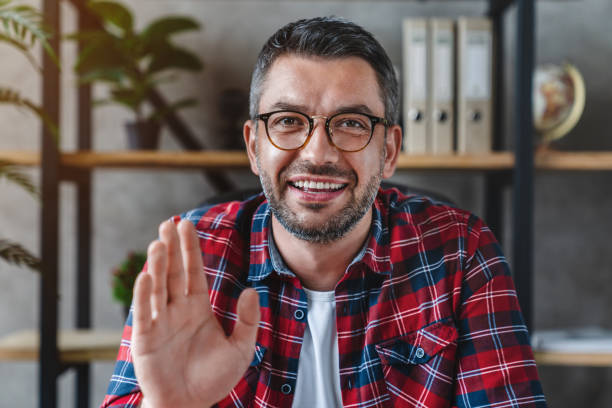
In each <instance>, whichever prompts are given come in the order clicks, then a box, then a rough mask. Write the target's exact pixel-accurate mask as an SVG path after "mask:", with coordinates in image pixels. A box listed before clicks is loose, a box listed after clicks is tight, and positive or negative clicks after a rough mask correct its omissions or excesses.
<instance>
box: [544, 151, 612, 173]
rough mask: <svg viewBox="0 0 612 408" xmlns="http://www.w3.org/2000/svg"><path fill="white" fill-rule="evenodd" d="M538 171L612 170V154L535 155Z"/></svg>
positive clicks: (548, 153)
mask: <svg viewBox="0 0 612 408" xmlns="http://www.w3.org/2000/svg"><path fill="white" fill-rule="evenodd" d="M535 167H536V169H538V170H579V171H591V170H593V171H597V170H612V152H555V151H544V152H540V153H537V154H536V155H535Z"/></svg>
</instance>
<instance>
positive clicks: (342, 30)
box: [249, 17, 399, 123]
mask: <svg viewBox="0 0 612 408" xmlns="http://www.w3.org/2000/svg"><path fill="white" fill-rule="evenodd" d="M283 54H295V55H300V56H312V57H323V58H343V57H359V58H362V59H364V60H365V61H366V62H367V63H368V64H370V66H371V67H372V68H373V69H374V72H375V73H376V77H377V80H378V85H379V87H380V90H381V98H382V100H383V103H384V105H385V119H387V120H388V121H389V123H397V120H398V115H399V86H398V81H397V77H396V75H395V70H394V69H393V64H391V60H390V59H389V56H388V55H387V53H386V52H385V50H384V48H383V47H382V46H381V45H380V43H379V42H378V41H376V39H375V38H374V36H373V35H372V34H371V33H370V32H368V31H366V30H365V29H363V28H362V27H360V26H358V25H357V24H355V23H352V22H350V21H348V20H345V19H342V18H338V17H317V18H311V19H304V20H298V21H295V22H293V23H289V24H287V25H285V26H284V27H282V28H280V29H279V30H278V31H277V32H275V33H274V34H273V35H272V36H271V37H270V38H269V39H268V41H267V42H266V44H264V46H263V48H262V49H261V51H260V53H259V56H258V58H257V63H256V65H255V70H254V71H253V77H252V79H251V93H250V98H249V114H250V116H251V119H253V120H254V119H255V116H256V115H257V114H258V113H259V112H258V110H259V100H260V98H261V92H262V87H263V83H264V82H265V79H266V74H267V73H268V70H269V69H270V67H271V66H272V63H273V62H274V61H275V60H276V58H278V57H279V56H281V55H283Z"/></svg>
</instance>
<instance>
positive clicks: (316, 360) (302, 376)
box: [292, 288, 342, 408]
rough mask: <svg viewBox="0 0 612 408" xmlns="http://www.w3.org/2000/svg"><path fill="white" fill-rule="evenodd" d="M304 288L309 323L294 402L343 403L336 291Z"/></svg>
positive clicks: (300, 405)
mask: <svg viewBox="0 0 612 408" xmlns="http://www.w3.org/2000/svg"><path fill="white" fill-rule="evenodd" d="M304 290H305V291H306V296H307V298H308V324H307V325H306V332H305V333H304V340H303V342H302V350H301V351H300V361H299V363H298V374H297V382H296V386H295V396H294V398H293V405H292V406H293V408H313V407H317V408H336V407H341V406H342V393H341V391H340V369H339V362H338V359H339V357H338V330H337V329H336V299H335V294H334V291H329V292H319V291H314V290H309V289H306V288H304Z"/></svg>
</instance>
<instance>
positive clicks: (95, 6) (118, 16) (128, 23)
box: [89, 1, 134, 33]
mask: <svg viewBox="0 0 612 408" xmlns="http://www.w3.org/2000/svg"><path fill="white" fill-rule="evenodd" d="M89 8H91V10H92V11H93V12H94V13H96V14H97V15H98V16H100V17H101V18H102V20H104V21H105V22H108V23H111V24H113V25H114V26H116V27H118V28H120V29H121V30H123V32H124V33H130V32H132V30H133V28H134V18H133V17H132V13H131V12H130V10H129V9H128V8H127V7H125V6H124V5H122V4H121V3H117V2H114V1H94V2H91V3H89Z"/></svg>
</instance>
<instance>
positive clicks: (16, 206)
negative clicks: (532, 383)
mask: <svg viewBox="0 0 612 408" xmlns="http://www.w3.org/2000/svg"><path fill="white" fill-rule="evenodd" d="M32 1H34V0H32ZM451 3H452V4H451ZM34 4H36V2H34ZM130 5H131V7H132V8H133V9H135V10H136V13H137V15H138V20H137V21H138V22H139V24H140V25H143V24H144V23H145V22H146V21H148V20H149V19H151V18H154V17H156V16H160V15H163V14H167V13H181V14H189V15H192V16H195V17H197V18H198V19H199V20H200V21H201V22H202V23H203V26H204V30H203V31H202V32H201V33H198V34H189V35H186V36H184V37H183V40H184V41H185V43H186V44H187V45H188V46H190V47H192V48H193V49H196V50H197V51H198V52H199V54H200V55H201V56H202V59H203V60H204V61H205V63H206V69H205V71H203V73H201V74H198V75H193V76H188V75H186V76H183V77H182V79H181V81H180V83H178V84H173V85H171V86H167V87H166V88H165V89H164V92H165V93H166V95H168V96H169V97H178V96H181V95H185V94H186V93H189V92H192V93H195V94H196V96H197V97H198V98H199V99H200V101H201V104H200V105H199V107H197V108H195V109H191V110H189V111H185V112H184V117H185V118H186V119H187V120H188V122H189V123H190V125H191V126H192V127H193V128H194V129H195V131H196V132H197V134H198V135H199V136H200V137H201V139H202V141H204V142H206V143H207V144H208V145H210V146H220V145H222V144H223V142H222V141H219V140H218V139H216V138H215V135H217V134H219V129H220V128H221V127H222V123H221V122H220V121H219V120H218V113H217V112H218V111H217V102H216V101H217V98H218V96H219V93H220V92H221V91H222V90H223V89H226V88H229V87H237V88H240V89H244V90H246V89H247V88H248V83H249V77H250V71H251V68H252V65H253V63H254V60H255V57H256V55H257V52H258V51H259V48H260V47H261V44H262V42H263V41H264V40H265V39H266V38H267V36H268V35H269V34H270V33H271V32H272V31H273V30H275V29H276V28H277V27H279V26H280V25H282V24H283V23H285V22H287V21H290V20H293V19H296V18H301V17H308V16H316V15H327V14H336V15H341V16H344V17H347V18H349V19H352V20H354V21H356V22H358V23H360V24H362V25H364V26H365V27H366V28H368V29H369V30H371V31H372V32H373V33H374V34H375V35H376V36H377V37H378V38H379V40H380V41H381V42H382V43H383V45H384V46H385V47H386V48H387V50H388V51H389V54H390V56H391V59H392V61H393V62H394V63H395V64H396V65H397V66H398V67H399V66H400V61H401V43H400V30H401V29H400V26H401V20H402V18H403V17H407V16H419V15H422V16H431V15H447V16H455V15H459V14H463V15H480V14H482V13H483V11H484V9H485V2H484V1H482V2H473V1H472V2H469V1H452V2H449V1H447V2H431V3H428V4H420V3H415V2H399V1H388V2H384V1H377V2H374V1H371V2H365V1H359V2H358V1H345V2H328V1H312V2H307V1H283V2H281V1H235V0H227V1H211V0H208V1H201V0H193V1H186V0H180V1H177V0H173V1H162V0H137V1H134V0H133V1H130ZM63 17H64V25H65V26H66V30H67V31H71V30H72V29H73V28H74V23H73V17H74V13H73V11H72V10H71V8H70V7H68V6H66V5H64V7H63ZM514 18H515V13H514V12H511V13H510V14H509V15H508V20H507V21H508V25H509V27H508V39H507V42H508V47H509V49H508V52H507V58H508V63H509V64H510V63H511V62H512V61H513V57H512V55H513V51H512V43H513V42H514V41H513V36H514V29H513V27H510V26H512V24H513V22H514ZM611 18H612V5H611V4H610V2H609V1H608V0H582V1H580V0H576V1H567V2H539V4H538V19H537V20H538V21H537V24H538V27H537V38H538V41H537V52H538V61H539V62H561V61H563V60H566V59H569V60H570V61H572V62H573V63H574V64H576V65H577V66H578V67H579V68H580V69H581V71H582V73H583V74H584V76H585V80H586V83H587V97H588V99H587V106H586V110H585V114H584V116H583V119H582V121H581V122H580V124H579V125H578V126H577V127H576V129H575V130H574V131H573V132H572V133H571V134H570V135H568V136H567V137H566V138H565V139H563V140H561V141H560V142H558V143H557V144H556V145H555V147H557V148H559V149H566V150H574V149H575V150H600V149H608V150H609V149H612V137H611V136H612V135H611V134H610V133H611V132H610V130H609V129H610V128H609V123H610V119H609V116H610V115H609V107H610V106H611V105H612V104H611V102H612V71H611V70H610V69H609V66H608V62H609V61H610V58H611V57H612V26H611V25H610V23H609V21H610V19H611ZM62 51H63V53H64V63H65V66H66V67H67V68H68V67H69V66H70V65H71V64H72V61H74V46H73V45H72V44H66V45H64V46H63V50H62ZM0 61H2V63H0V84H11V85H13V86H15V87H19V88H20V89H21V90H22V91H23V93H24V94H26V95H28V96H30V97H32V98H38V97H39V87H40V81H39V80H38V79H37V76H36V72H35V71H34V70H32V69H31V68H29V67H28V66H27V64H25V63H24V62H23V59H22V58H21V57H20V56H19V55H17V54H16V53H14V52H13V51H12V50H9V49H7V48H6V47H0ZM5 61H10V63H6V62H5ZM508 74H509V75H508V76H509V78H508V80H507V81H506V82H507V85H506V86H507V88H508V89H507V91H508V93H509V94H511V93H512V74H513V73H512V71H511V69H510V70H509V73H508ZM74 81H75V80H74V77H73V76H72V75H71V74H70V70H69V69H65V70H64V73H63V77H62V89H63V91H64V95H63V98H64V99H63V102H62V109H63V117H62V125H63V140H62V147H63V148H64V149H66V150H70V149H73V148H74V146H75V128H74V122H75V118H74V112H75V95H74V91H73V86H74ZM96 93H97V94H100V95H101V94H103V91H102V90H100V89H97V90H96ZM508 105H510V104H508ZM511 114H512V112H511V109H510V108H508V115H509V116H510V115H511ZM127 117H128V115H127V113H126V112H124V111H123V110H120V109H119V108H113V107H105V108H100V109H98V110H96V111H95V131H96V133H95V140H94V147H95V149H97V150H118V149H123V148H124V146H125V141H124V135H123V129H122V123H123V121H124V120H125V119H126V118H127ZM0 132H1V133H0V136H1V137H0V149H37V148H38V146H39V140H38V139H39V137H38V125H37V123H36V121H35V120H34V119H33V118H31V117H29V116H28V115H27V114H26V113H23V112H17V111H15V110H14V109H11V108H8V107H4V106H3V107H2V109H0ZM162 144H163V148H164V149H178V147H177V145H176V143H175V142H174V141H173V140H172V138H171V136H170V135H169V134H164V135H163V140H162ZM508 145H512V142H511V141H508ZM29 172H30V173H31V174H32V175H33V176H34V177H35V178H37V177H38V176H39V175H38V174H37V172H36V171H34V170H30V171H29ZM231 177H232V179H234V180H235V181H236V182H237V183H238V184H239V185H241V186H249V185H255V184H256V183H257V180H256V179H255V178H254V177H253V176H251V175H250V174H249V173H248V172H247V171H238V172H234V173H232V174H231ZM394 179H395V180H396V181H401V182H404V183H410V184H414V185H417V186H422V187H427V188H430V189H434V190H438V191H440V192H444V193H445V194H447V195H448V196H450V197H451V198H452V199H454V200H455V201H456V202H457V203H458V204H459V205H460V206H463V207H465V208H467V209H470V210H472V211H474V212H476V213H477V214H482V181H483V180H482V176H480V175H474V174H454V173H435V174H431V173H429V174H423V173H421V174H413V173H411V172H407V171H401V172H398V174H397V175H396V176H395V177H394ZM610 187H611V183H610V174H609V173H567V172H561V173H539V174H537V176H536V181H535V189H536V196H535V198H536V212H535V223H536V225H535V227H536V237H535V271H536V277H535V308H536V316H535V325H536V327H537V328H553V327H559V326H563V327H575V326H581V325H603V326H605V327H608V328H611V327H612V317H611V316H612V313H610V310H611V309H612V300H610V299H612V297H611V296H609V293H607V292H609V291H610V289H609V286H610V285H609V283H610V277H609V275H610V273H611V272H612V266H610V265H612V255H610V253H611V251H609V244H608V242H609V239H608V236H609V234H608V233H609V229H610V225H611V222H610V219H611V216H612V213H611V209H612V193H611V192H610V190H611V189H610ZM61 192H62V199H61V205H62V206H61V208H62V210H61V234H62V240H61V274H62V281H61V306H60V311H61V317H60V321H61V326H62V327H71V325H72V321H73V315H74V311H75V309H74V305H73V301H72V299H73V297H74V284H73V281H74V269H75V267H74V255H75V242H74V229H75V224H74V217H75V207H74V200H75V190H74V188H73V187H72V186H71V185H65V186H62V188H61ZM210 193H211V191H210V189H209V186H208V185H207V184H206V183H205V181H204V180H203V178H202V176H201V175H200V174H199V173H198V172H195V171H182V172H181V171H167V172H161V171H154V172H149V171H144V170H131V171H118V170H96V171H95V172H94V236H93V282H94V290H93V298H92V304H93V310H94V315H93V323H94V325H95V326H96V327H101V328H120V327H121V326H122V323H123V322H122V317H121V311H120V308H119V306H117V305H116V304H115V303H113V302H112V301H111V298H110V289H109V282H110V270H111V269H112V268H113V266H114V265H116V264H117V263H119V262H120V260H121V259H122V258H123V257H124V256H125V254H126V253H127V251H128V250H132V249H143V248H145V247H146V245H147V243H148V242H149V241H150V240H151V239H152V238H155V237H156V228H157V225H158V223H159V222H160V221H161V220H164V219H166V218H167V217H169V216H170V215H172V214H175V213H178V212H181V211H183V210H185V209H189V208H192V207H194V206H196V205H197V204H198V203H199V202H200V201H201V200H202V199H203V198H205V197H207V196H208V195H210ZM0 197H1V199H0V236H2V237H11V238H12V239H14V240H17V241H19V242H21V243H23V244H25V245H26V246H27V247H29V248H31V249H33V250H36V249H37V248H38V243H39V210H40V209H39V206H38V204H37V203H36V202H35V201H34V200H32V199H31V198H30V197H29V196H28V195H27V194H25V193H24V192H23V191H21V190H19V189H17V188H15V187H14V186H12V185H7V184H6V183H4V182H0ZM506 197H507V201H508V204H510V203H511V195H510V192H508V194H507V196H506ZM510 214H511V211H510V209H508V211H507V219H508V221H509V220H510ZM501 238H502V241H503V245H504V248H505V250H506V253H507V254H508V255H509V257H510V258H511V255H512V254H511V253H510V250H511V248H510V245H509V242H510V241H509V238H510V235H509V228H508V229H507V233H506V234H504V236H503V237H501ZM0 282H1V284H0V299H2V300H1V301H0V302H1V304H0V305H1V306H0V336H1V335H5V334H7V333H10V332H13V331H16V330H20V329H25V328H31V327H36V325H37V321H38V320H37V319H38V318H37V312H38V306H39V302H38V299H37V296H38V280H37V279H36V277H35V276H34V274H33V273H31V272H29V271H27V270H22V269H18V268H14V267H11V266H8V265H7V264H5V263H0ZM111 372H112V364H110V363H96V364H94V376H93V381H92V387H93V396H92V404H91V406H97V405H98V404H99V403H100V401H101V400H102V398H103V396H104V393H105V389H106V385H107V383H108V378H109V377H110V375H111ZM540 373H541V375H542V380H543V383H544V388H545V392H546V394H547V396H548V398H549V401H550V403H551V405H552V406H555V407H573V406H612V391H611V390H610V389H611V388H612V387H606V385H609V384H610V383H612V376H611V375H610V369H607V368H557V367H540ZM0 378H1V379H2V381H0V395H2V401H5V402H6V403H8V401H11V406H18V407H33V406H35V405H36V400H37V397H36V394H37V392H36V389H37V366H36V364H34V363H25V362H16V363H12V362H0ZM72 383H73V376H72V374H67V375H64V376H63V377H62V379H61V380H60V386H61V388H60V401H61V402H60V406H62V407H68V406H71V405H72V397H73V395H72V394H73V393H72ZM3 404H4V403H0V405H1V406H3Z"/></svg>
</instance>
